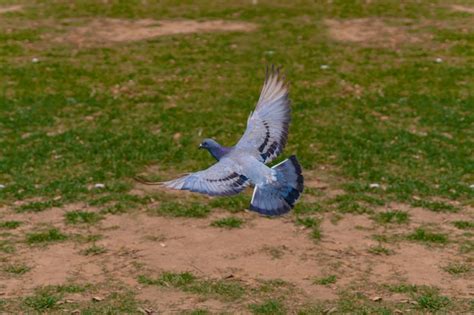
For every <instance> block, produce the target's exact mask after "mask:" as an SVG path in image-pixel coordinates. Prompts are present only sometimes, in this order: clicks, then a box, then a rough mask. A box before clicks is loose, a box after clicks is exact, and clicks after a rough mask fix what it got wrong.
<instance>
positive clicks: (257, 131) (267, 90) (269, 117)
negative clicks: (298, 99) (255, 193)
mask: <svg viewBox="0 0 474 315" xmlns="http://www.w3.org/2000/svg"><path fill="white" fill-rule="evenodd" d="M290 103H291V102H290V99H289V98H288V85H287V83H286V82H285V79H284V78H283V77H282V75H280V71H279V69H275V68H274V67H273V66H272V67H271V69H268V68H267V72H266V76H265V83H264V84H263V88H262V92H261V93H260V98H259V100H258V103H257V107H256V108H255V111H254V112H253V113H251V114H250V116H249V118H248V121H247V129H246V130H245V133H244V135H243V136H242V138H241V139H240V140H239V142H238V143H237V145H236V148H237V149H242V150H247V151H248V150H250V151H251V152H252V151H253V153H254V155H255V156H256V157H257V158H258V159H260V161H262V162H263V163H269V162H270V161H271V160H273V159H274V158H275V157H277V156H278V155H279V154H280V153H281V152H282V151H283V149H284V147H285V145H286V141H287V139H288V126H289V124H290V120H291V109H290Z"/></svg>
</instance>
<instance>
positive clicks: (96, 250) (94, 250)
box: [81, 244, 107, 256]
mask: <svg viewBox="0 0 474 315" xmlns="http://www.w3.org/2000/svg"><path fill="white" fill-rule="evenodd" d="M106 252H107V249H106V248H105V247H103V246H99V245H96V244H92V246H89V247H87V248H86V249H84V250H81V254H82V255H85V256H96V255H100V254H103V253H106Z"/></svg>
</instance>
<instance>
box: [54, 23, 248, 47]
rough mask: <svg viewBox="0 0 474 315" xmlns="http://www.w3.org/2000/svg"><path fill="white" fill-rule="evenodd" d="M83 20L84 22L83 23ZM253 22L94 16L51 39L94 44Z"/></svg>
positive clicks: (242, 28) (240, 28)
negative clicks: (130, 18) (81, 24)
mask: <svg viewBox="0 0 474 315" xmlns="http://www.w3.org/2000/svg"><path fill="white" fill-rule="evenodd" d="M83 24H84V23H83ZM255 28H256V25H255V24H252V23H247V22H231V21H222V20H213V21H193V20H177V21H172V20H169V21H166V20H165V21H157V20H151V19H145V20H121V19H95V20H92V21H90V22H89V23H85V25H83V26H79V27H75V28H72V29H70V30H69V31H68V32H67V33H66V34H65V35H64V36H59V37H57V38H55V41H59V42H69V43H73V44H75V45H79V46H82V45H97V44H102V45H103V44H104V43H108V42H112V43H117V42H129V41H140V40H146V39H150V38H154V37H158V36H165V35H175V34H190V33H206V32H250V31H253V30H255Z"/></svg>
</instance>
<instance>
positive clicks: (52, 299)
mask: <svg viewBox="0 0 474 315" xmlns="http://www.w3.org/2000/svg"><path fill="white" fill-rule="evenodd" d="M59 300H60V297H59V296H58V295H55V294H51V293H49V292H46V291H45V292H43V291H40V292H37V293H36V294H34V295H32V296H29V297H27V298H25V300H24V304H25V305H26V306H27V307H29V308H31V309H33V310H35V311H39V312H46V311H48V310H52V309H54V308H56V307H57V303H58V302H59Z"/></svg>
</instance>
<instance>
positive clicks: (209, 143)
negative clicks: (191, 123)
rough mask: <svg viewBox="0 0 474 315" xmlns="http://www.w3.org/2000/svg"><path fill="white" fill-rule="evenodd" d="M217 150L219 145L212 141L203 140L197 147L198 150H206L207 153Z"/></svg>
mask: <svg viewBox="0 0 474 315" xmlns="http://www.w3.org/2000/svg"><path fill="white" fill-rule="evenodd" d="M217 148H220V144H219V143H217V141H215V140H214V139H204V140H202V142H201V144H200V145H199V149H206V150H208V151H211V150H213V149H217Z"/></svg>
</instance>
